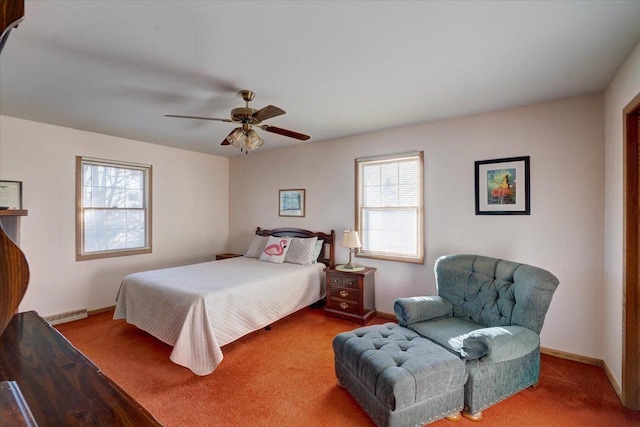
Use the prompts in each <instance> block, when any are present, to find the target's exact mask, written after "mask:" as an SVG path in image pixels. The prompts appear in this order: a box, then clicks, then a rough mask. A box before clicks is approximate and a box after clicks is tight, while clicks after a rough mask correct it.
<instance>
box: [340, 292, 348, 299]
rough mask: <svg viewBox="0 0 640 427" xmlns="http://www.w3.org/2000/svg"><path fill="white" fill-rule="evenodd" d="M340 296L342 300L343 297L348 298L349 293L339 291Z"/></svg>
mask: <svg viewBox="0 0 640 427" xmlns="http://www.w3.org/2000/svg"><path fill="white" fill-rule="evenodd" d="M340 296H341V297H342V298H344V297H348V296H349V292H347V291H340Z"/></svg>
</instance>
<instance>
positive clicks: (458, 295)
mask: <svg viewBox="0 0 640 427" xmlns="http://www.w3.org/2000/svg"><path fill="white" fill-rule="evenodd" d="M434 270H435V276H436V286H437V288H438V295H440V296H441V297H443V298H445V299H447V300H449V302H451V304H452V305H453V316H454V317H459V318H461V319H464V320H470V321H473V322H476V323H479V324H481V325H484V326H488V327H493V326H507V325H518V326H523V327H525V328H528V329H531V330H533V331H535V332H536V333H538V334H540V331H541V330H542V324H543V323H544V317H545V315H546V313H547V309H548V308H549V304H550V303H551V297H552V296H553V293H554V292H555V290H556V288H557V287H558V283H559V282H558V279H557V278H556V277H555V276H554V275H553V274H551V273H550V272H548V271H546V270H543V269H541V268H538V267H534V266H531V265H527V264H520V263H517V262H512V261H506V260H502V259H498V258H491V257H485V256H480V255H467V254H456V255H446V256H443V257H440V258H439V259H438V260H437V261H436V264H435V267H434Z"/></svg>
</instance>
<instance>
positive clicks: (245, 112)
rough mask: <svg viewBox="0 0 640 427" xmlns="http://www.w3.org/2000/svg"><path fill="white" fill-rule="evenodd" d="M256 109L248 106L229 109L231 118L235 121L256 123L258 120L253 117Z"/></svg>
mask: <svg viewBox="0 0 640 427" xmlns="http://www.w3.org/2000/svg"><path fill="white" fill-rule="evenodd" d="M256 111H258V110H256V109H254V108H249V107H238V108H234V109H233V110H231V119H232V120H233V121H237V122H242V123H251V124H256V123H258V121H257V120H256V119H255V118H254V117H253V114H254V113H255V112H256Z"/></svg>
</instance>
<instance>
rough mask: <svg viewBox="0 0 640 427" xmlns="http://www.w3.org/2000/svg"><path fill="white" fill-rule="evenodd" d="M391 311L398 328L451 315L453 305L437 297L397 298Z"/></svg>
mask: <svg viewBox="0 0 640 427" xmlns="http://www.w3.org/2000/svg"><path fill="white" fill-rule="evenodd" d="M393 311H394V312H395V314H396V319H398V324H400V326H407V325H410V324H412V323H416V322H422V321H424V320H433V319H439V318H444V317H451V316H452V315H453V305H451V303H450V302H449V301H447V300H446V299H444V298H442V297H439V296H423V297H411V298H398V299H396V300H395V302H394V303H393Z"/></svg>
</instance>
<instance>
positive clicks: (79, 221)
mask: <svg viewBox="0 0 640 427" xmlns="http://www.w3.org/2000/svg"><path fill="white" fill-rule="evenodd" d="M85 165H99V166H106V167H113V168H119V169H133V170H140V171H143V177H144V185H143V190H144V195H143V198H142V202H143V203H142V204H143V206H142V207H141V208H126V207H122V206H118V207H98V208H94V207H91V206H85V205H84V197H83V183H84V166H85ZM152 174H153V168H152V166H151V165H144V164H138V163H130V162H120V161H113V160H104V159H96V158H92V157H83V156H76V261H83V260H89V259H98V258H110V257H119V256H126V255H138V254H147V253H151V251H152V246H151V241H152V239H151V229H152V227H151V207H152V203H151V194H152V193H151V189H152V184H151V183H152ZM110 209H118V210H142V211H143V212H144V218H145V241H144V244H143V246H137V247H133V248H126V249H112V250H102V251H90V252H88V251H85V221H84V218H85V212H86V211H88V210H106V211H108V210H110Z"/></svg>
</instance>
